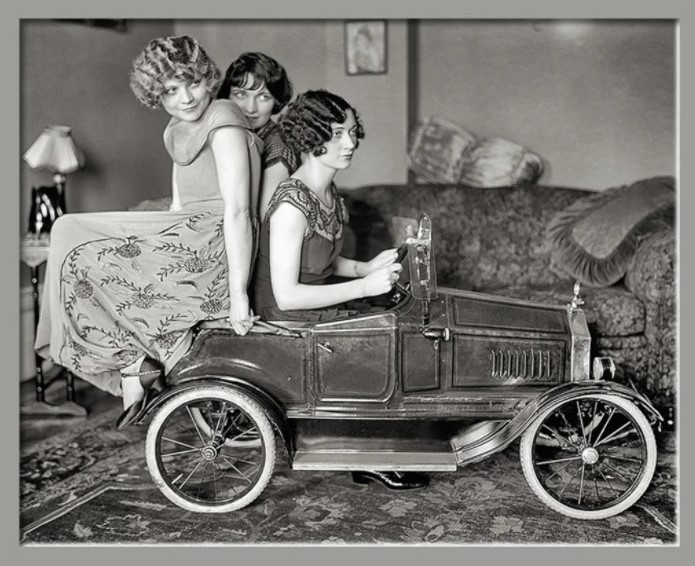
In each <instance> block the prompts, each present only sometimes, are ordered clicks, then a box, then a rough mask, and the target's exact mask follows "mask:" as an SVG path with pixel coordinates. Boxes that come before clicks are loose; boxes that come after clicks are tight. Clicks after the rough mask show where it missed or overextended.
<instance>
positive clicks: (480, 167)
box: [459, 138, 545, 188]
mask: <svg viewBox="0 0 695 566" xmlns="http://www.w3.org/2000/svg"><path fill="white" fill-rule="evenodd" d="M544 170H545V165H544V163H543V159H541V156H540V155H538V154H537V153H534V152H532V151H530V150H529V149H527V148H525V147H524V146H522V145H519V144H518V143H515V142H513V141H510V140H506V139H503V138H488V139H482V140H478V141H476V142H474V143H472V144H471V145H470V146H469V147H468V148H467V150H466V153H465V154H464V156H463V167H462V168H461V178H460V180H459V182H460V183H462V184H464V185H470V186H471V187H481V188H496V187H516V186H518V185H521V184H523V183H535V182H536V181H538V179H540V177H541V175H543V171H544Z"/></svg>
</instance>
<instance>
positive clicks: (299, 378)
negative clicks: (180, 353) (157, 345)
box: [167, 329, 308, 406]
mask: <svg viewBox="0 0 695 566" xmlns="http://www.w3.org/2000/svg"><path fill="white" fill-rule="evenodd" d="M306 341H307V338H305V337H291V336H276V335H267V334H247V335H246V336H237V335H235V334H234V332H231V331H230V330H228V329H226V330H223V329H214V330H203V331H201V332H200V333H199V334H198V336H197V337H196V339H195V341H194V344H193V347H192V348H191V350H190V352H188V353H187V354H186V356H185V357H184V358H183V359H182V360H181V361H180V362H179V363H178V364H177V365H176V367H175V368H174V370H173V371H172V372H171V374H170V375H169V376H168V377H167V379H168V381H169V382H170V384H172V385H175V384H176V383H178V382H179V381H182V380H188V379H191V378H194V377H196V376H200V375H206V374H207V375H229V376H233V377H236V378H239V379H243V380H246V381H248V382H249V383H252V384H254V385H257V386H258V387H260V388H261V389H263V390H264V391H266V392H267V393H268V394H269V395H272V396H273V398H275V399H276V400H277V401H278V402H279V403H281V404H282V405H284V406H292V405H300V406H301V405H305V404H306V403H307V401H308V400H307V392H306V387H305V385H306V382H305V375H306V372H305V368H304V366H305V360H306V353H305V350H306Z"/></svg>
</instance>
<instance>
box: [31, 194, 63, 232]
mask: <svg viewBox="0 0 695 566" xmlns="http://www.w3.org/2000/svg"><path fill="white" fill-rule="evenodd" d="M65 212H66V210H65V190H64V185H63V184H60V185H46V186H39V187H32V188H31V210H30V211H29V232H31V233H32V234H35V235H40V234H48V233H49V232H50V231H51V228H52V227H53V223H54V222H55V221H56V220H57V219H58V218H59V217H60V216H62V215H63V214H65Z"/></svg>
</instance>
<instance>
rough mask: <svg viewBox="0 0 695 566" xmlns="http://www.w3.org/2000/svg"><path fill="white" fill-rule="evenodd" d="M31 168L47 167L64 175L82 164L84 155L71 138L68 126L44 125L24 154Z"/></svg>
mask: <svg viewBox="0 0 695 566" xmlns="http://www.w3.org/2000/svg"><path fill="white" fill-rule="evenodd" d="M24 161H26V162H27V163H28V164H29V166H30V167H31V168H32V169H40V168H41V169H48V170H49V171H51V172H53V173H58V174H61V175H64V174H66V173H72V172H73V171H77V170H78V169H80V168H81V167H83V166H84V155H83V154H82V152H81V151H80V150H79V149H78V148H77V146H76V145H75V141H74V140H73V139H72V135H71V129H70V128H69V127H68V126H48V127H46V128H45V129H44V130H43V132H41V135H40V136H39V137H38V139H37V140H36V141H35V142H34V144H33V145H32V146H31V147H30V148H29V149H28V150H27V152H26V153H25V154H24Z"/></svg>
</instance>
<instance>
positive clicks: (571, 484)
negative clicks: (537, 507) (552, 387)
mask: <svg viewBox="0 0 695 566" xmlns="http://www.w3.org/2000/svg"><path fill="white" fill-rule="evenodd" d="M520 455H521V465H522V469H523V471H524V475H525V476H526V479H527V481H528V483H529V485H530V486H531V489H532V490H533V491H534V493H535V494H536V495H538V497H540V499H541V500H542V501H543V502H544V503H545V504H546V505H548V506H549V507H550V508H552V509H554V510H556V511H558V512H560V513H562V514H563V515H567V516H568V517H573V518H575V519H605V518H606V517H610V516H612V515H617V514H618V513H622V512H623V511H625V510H626V509H628V508H629V507H630V506H632V505H633V504H634V503H635V502H636V501H637V500H638V499H639V498H640V497H642V495H643V494H644V492H645V491H646V490H647V488H648V487H649V484H650V482H651V480H652V476H653V475H654V469H655V467H656V441H655V439H654V432H653V431H652V427H651V425H650V424H649V421H648V420H647V418H646V417H645V416H644V414H643V413H642V411H641V410H640V409H639V408H638V407H637V406H636V405H635V404H634V403H632V402H631V401H629V400H627V399H624V398H622V397H618V396H616V395H611V394H590V395H583V396H580V397H578V398H575V399H571V400H568V401H559V402H557V403H555V404H553V405H551V406H550V407H548V408H546V409H545V410H544V411H543V412H542V413H541V414H540V415H539V416H538V417H537V418H536V419H535V420H534V421H533V423H532V424H531V425H530V426H529V428H528V429H527V430H526V431H525V432H524V434H523V436H522V438H521V447H520Z"/></svg>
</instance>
